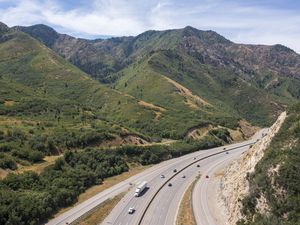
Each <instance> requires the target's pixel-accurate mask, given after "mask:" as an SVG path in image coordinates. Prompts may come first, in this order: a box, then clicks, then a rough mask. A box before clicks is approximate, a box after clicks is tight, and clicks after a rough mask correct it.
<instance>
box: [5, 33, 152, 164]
mask: <svg viewBox="0 0 300 225" xmlns="http://www.w3.org/2000/svg"><path fill="white" fill-rule="evenodd" d="M0 39H1V43H0V74H1V76H0V87H1V89H0V127H1V129H0V130H1V131H0V132H1V133H0V137H1V138H0V149H1V156H2V157H1V163H0V164H1V165H0V167H1V168H10V169H16V163H18V164H22V165H28V163H34V162H39V161H41V160H42V158H43V156H44V155H49V154H59V153H61V152H62V151H63V150H66V149H70V148H84V147H86V146H93V145H100V144H101V143H103V142H105V141H112V140H114V139H115V138H116V137H119V136H124V135H128V134H135V135H143V134H141V132H143V131H145V132H144V134H145V136H144V137H145V138H147V137H148V135H151V134H152V133H151V132H150V131H149V129H150V128H151V125H150V122H151V121H152V120H154V118H155V113H154V112H153V111H152V110H149V109H146V108H145V107H143V106H140V105H139V104H138V101H137V100H136V99H134V98H133V97H130V96H125V95H123V94H121V93H119V92H117V91H115V90H111V89H110V88H108V87H105V86H104V85H102V84H100V83H99V82H97V81H94V80H93V79H91V78H90V77H89V76H88V75H87V74H85V73H83V72H81V71H80V70H79V69H77V68H76V67H74V66H73V65H71V64H70V63H68V62H67V61H66V60H64V59H62V58H61V57H59V56H57V55H56V54H55V53H54V52H52V51H51V50H50V49H48V48H46V47H45V46H44V45H42V44H41V43H40V42H38V41H36V40H35V39H33V38H31V37H30V36H29V35H27V34H25V33H23V32H18V31H17V32H16V31H12V30H9V29H2V28H1V36H0ZM136 121H140V122H139V124H137V123H136ZM143 127H147V128H145V129H143ZM147 129H148V130H147Z"/></svg>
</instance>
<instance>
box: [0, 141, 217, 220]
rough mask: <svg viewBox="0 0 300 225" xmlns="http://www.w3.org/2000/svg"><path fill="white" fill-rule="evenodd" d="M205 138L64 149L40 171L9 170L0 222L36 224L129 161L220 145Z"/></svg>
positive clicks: (1, 192)
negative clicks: (99, 147)
mask: <svg viewBox="0 0 300 225" xmlns="http://www.w3.org/2000/svg"><path fill="white" fill-rule="evenodd" d="M221 144H222V142H221V141H219V140H216V139H213V138H208V139H207V140H203V141H201V142H189V143H188V142H181V143H174V144H171V145H170V146H167V145H166V146H163V145H162V146H159V145H154V146H144V147H143V146H124V147H120V148H117V149H115V150H103V149H102V150H101V149H97V148H87V149H85V151H78V152H72V151H68V152H66V153H65V154H64V157H62V158H59V159H57V160H56V161H55V163H54V164H53V165H51V166H49V167H47V168H46V169H45V170H44V171H43V172H42V173H41V174H40V175H38V174H37V173H35V172H32V171H26V172H24V173H22V174H14V173H10V174H9V175H8V176H7V177H6V178H4V179H3V180H2V181H0V196H1V198H0V224H16V225H17V224H18V225H22V224H24V225H26V224H32V225H35V224H40V223H43V222H45V220H47V219H48V218H50V217H51V216H52V215H53V214H54V213H56V212H57V211H58V210H59V209H61V208H63V207H67V206H70V205H71V204H74V203H75V202H76V200H77V198H78V196H79V195H80V194H81V193H83V192H84V191H85V190H86V189H87V188H89V187H91V186H92V185H95V184H101V182H103V180H104V179H106V178H108V177H112V176H114V175H118V174H121V173H123V172H125V171H128V168H129V167H128V164H129V163H133V162H135V163H140V164H142V165H148V164H154V163H158V162H161V161H162V160H166V159H169V158H173V157H179V156H181V155H184V154H187V153H190V152H193V151H196V150H198V149H207V148H211V147H216V146H219V145H221Z"/></svg>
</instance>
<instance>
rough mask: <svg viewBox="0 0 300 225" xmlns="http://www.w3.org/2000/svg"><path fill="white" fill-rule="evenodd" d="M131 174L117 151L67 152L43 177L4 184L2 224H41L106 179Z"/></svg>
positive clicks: (31, 174)
mask: <svg viewBox="0 0 300 225" xmlns="http://www.w3.org/2000/svg"><path fill="white" fill-rule="evenodd" d="M127 170H128V166H127V164H126V162H125V161H124V159H122V158H121V157H120V156H118V155H117V154H116V153H115V152H113V151H98V150H86V151H84V152H77V153H72V152H67V153H66V154H65V156H64V157H63V158H61V159H58V160H57V161H56V162H55V164H54V165H53V166H50V167H48V168H47V169H46V170H45V171H44V172H43V173H42V174H41V175H37V174H36V173H34V172H25V173H23V174H19V175H17V174H13V173H11V174H9V175H8V176H7V177H6V178H5V179H4V180H2V181H1V182H0V196H1V197H0V224H11V225H22V224H24V225H27V224H40V223H41V222H43V220H45V219H47V218H49V217H50V216H51V215H52V214H53V213H54V212H56V211H57V210H58V209H59V208H61V207H65V206H68V205H70V204H72V203H74V202H75V201H76V199H77V197H78V195H79V194H80V193H82V192H83V191H84V190H86V189H87V188H88V187H90V186H91V185H94V184H99V183H101V182H102V180H103V179H104V178H106V177H110V176H113V175H117V174H120V173H122V172H124V171H127Z"/></svg>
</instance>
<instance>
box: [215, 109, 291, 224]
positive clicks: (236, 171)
mask: <svg viewBox="0 0 300 225" xmlns="http://www.w3.org/2000/svg"><path fill="white" fill-rule="evenodd" d="M285 118H286V112H283V113H281V115H280V116H279V117H278V119H277V121H276V122H275V123H274V124H273V125H272V127H271V128H270V129H269V132H268V134H267V135H266V136H265V137H263V138H262V139H261V140H260V141H258V142H257V143H256V144H254V145H253V146H252V148H251V149H250V150H249V151H247V152H245V153H244V154H243V155H242V156H241V157H240V158H239V159H238V160H236V161H234V162H233V163H232V164H231V165H230V166H229V167H228V168H227V169H226V172H225V175H224V177H223V178H222V180H221V184H220V190H219V196H218V202H219V203H220V205H221V208H222V209H223V213H224V215H225V218H226V221H227V222H226V223H225V224H229V225H233V224H236V222H237V221H238V220H239V219H241V217H242V215H241V213H240V210H241V207H242V205H241V202H240V199H243V197H245V196H246V195H247V194H248V193H249V183H248V180H247V174H249V173H251V172H253V171H254V168H255V165H256V164H257V163H258V162H259V160H261V159H262V157H263V156H264V151H265V150H266V149H267V147H268V146H269V145H270V143H271V140H272V138H273V137H274V136H275V134H276V133H277V132H278V130H279V128H280V127H281V125H282V123H283V122H284V120H285Z"/></svg>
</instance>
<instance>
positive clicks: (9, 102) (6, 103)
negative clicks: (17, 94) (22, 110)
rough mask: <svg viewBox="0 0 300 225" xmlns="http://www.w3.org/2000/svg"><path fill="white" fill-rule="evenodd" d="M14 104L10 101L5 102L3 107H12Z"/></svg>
mask: <svg viewBox="0 0 300 225" xmlns="http://www.w3.org/2000/svg"><path fill="white" fill-rule="evenodd" d="M15 103H16V102H15V101H12V100H6V101H4V105H5V106H13V105H14V104H15Z"/></svg>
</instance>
